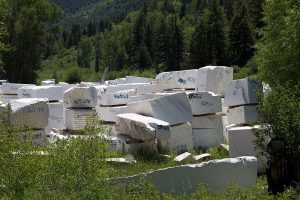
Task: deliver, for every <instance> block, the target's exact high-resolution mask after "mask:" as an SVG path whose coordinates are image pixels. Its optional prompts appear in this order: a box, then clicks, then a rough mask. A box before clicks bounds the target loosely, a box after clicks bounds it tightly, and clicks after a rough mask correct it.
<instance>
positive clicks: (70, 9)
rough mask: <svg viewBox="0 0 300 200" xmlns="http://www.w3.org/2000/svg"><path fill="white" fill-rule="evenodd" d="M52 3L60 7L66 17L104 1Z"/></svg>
mask: <svg viewBox="0 0 300 200" xmlns="http://www.w3.org/2000/svg"><path fill="white" fill-rule="evenodd" d="M50 1H51V2H52V3H55V4H57V5H59V6H60V7H61V8H62V9H63V11H64V15H70V14H72V13H75V12H77V11H79V10H81V9H83V8H85V7H87V6H89V5H91V4H93V3H96V2H100V1H104V0H84V1H82V0H50Z"/></svg>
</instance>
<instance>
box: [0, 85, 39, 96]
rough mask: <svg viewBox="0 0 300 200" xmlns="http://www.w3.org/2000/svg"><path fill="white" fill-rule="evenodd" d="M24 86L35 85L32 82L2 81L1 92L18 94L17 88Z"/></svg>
mask: <svg viewBox="0 0 300 200" xmlns="http://www.w3.org/2000/svg"><path fill="white" fill-rule="evenodd" d="M24 86H35V85H33V84H19V83H3V84H2V94H16V95H17V94H18V89H19V88H21V87H24Z"/></svg>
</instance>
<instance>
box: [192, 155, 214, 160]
mask: <svg viewBox="0 0 300 200" xmlns="http://www.w3.org/2000/svg"><path fill="white" fill-rule="evenodd" d="M211 158H212V156H211V155H210V154H209V153H203V154H200V155H197V156H193V159H194V160H197V161H202V160H206V159H208V160H209V159H211Z"/></svg>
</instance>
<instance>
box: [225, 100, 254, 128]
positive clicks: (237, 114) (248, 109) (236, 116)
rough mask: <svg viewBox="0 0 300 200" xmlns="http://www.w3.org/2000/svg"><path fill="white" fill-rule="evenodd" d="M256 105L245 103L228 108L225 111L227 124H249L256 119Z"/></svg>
mask: <svg viewBox="0 0 300 200" xmlns="http://www.w3.org/2000/svg"><path fill="white" fill-rule="evenodd" d="M257 117H258V114H257V106H252V105H247V106H238V107H234V108H229V110H228V113H227V118H228V123H229V124H250V123H253V122H255V121H256V120H257Z"/></svg>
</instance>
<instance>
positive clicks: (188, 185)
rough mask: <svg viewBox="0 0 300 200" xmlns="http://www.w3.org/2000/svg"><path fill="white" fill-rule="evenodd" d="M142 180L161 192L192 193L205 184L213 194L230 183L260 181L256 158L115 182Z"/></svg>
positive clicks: (242, 184)
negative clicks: (258, 179) (149, 182)
mask: <svg viewBox="0 0 300 200" xmlns="http://www.w3.org/2000/svg"><path fill="white" fill-rule="evenodd" d="M141 178H145V179H146V180H147V179H149V180H150V181H151V183H153V184H154V186H155V187H156V188H157V189H158V190H159V191H160V192H161V193H170V192H175V193H180V194H191V193H193V192H195V190H196V189H197V186H198V185H199V184H200V183H203V184H204V185H206V186H207V187H208V189H209V190H210V191H212V192H214V191H221V190H223V189H224V188H226V187H227V186H228V185H229V184H231V183H235V184H237V185H239V186H240V187H252V186H255V184H256V179H257V159H256V158H255V157H239V158H227V159H222V160H211V161H208V162H202V163H199V164H193V165H181V166H176V167H170V168H165V169H159V170H155V171H152V172H149V173H146V174H141V175H137V176H131V177H123V178H117V179H114V180H113V181H116V182H118V183H125V184H130V183H132V182H133V181H136V180H140V179H141Z"/></svg>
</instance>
